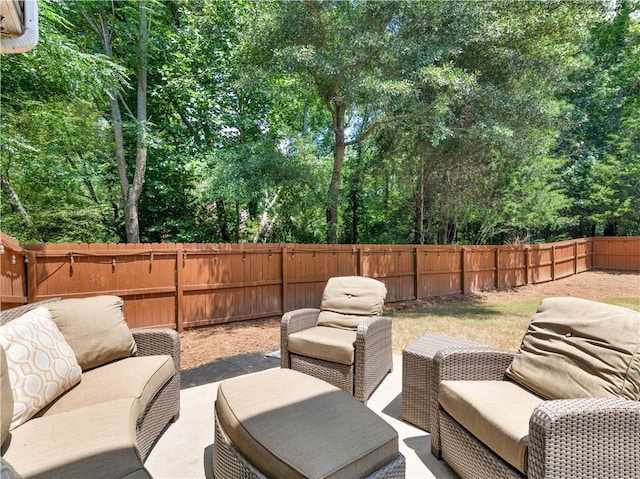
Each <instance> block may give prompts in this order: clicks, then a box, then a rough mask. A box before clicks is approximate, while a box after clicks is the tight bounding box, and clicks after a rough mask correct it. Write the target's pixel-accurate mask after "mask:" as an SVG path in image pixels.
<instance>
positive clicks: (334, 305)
mask: <svg viewBox="0 0 640 479" xmlns="http://www.w3.org/2000/svg"><path fill="white" fill-rule="evenodd" d="M386 295H387V288H386V287H385V285H384V283H382V282H381V281H378V280H376V279H373V278H367V277H364V276H337V277H334V278H329V281H327V284H326V286H325V288H324V292H323V293H322V303H321V304H320V314H319V316H318V326H330V327H335V328H346V329H357V327H358V324H360V323H361V322H362V320H363V319H365V318H367V317H369V316H380V315H381V314H382V308H383V306H384V299H385V297H386Z"/></svg>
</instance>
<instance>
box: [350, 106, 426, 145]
mask: <svg viewBox="0 0 640 479" xmlns="http://www.w3.org/2000/svg"><path fill="white" fill-rule="evenodd" d="M412 116H413V115H409V114H407V115H398V116H394V117H391V118H388V119H386V120H380V121H374V122H373V123H371V124H370V125H369V126H368V127H367V129H366V130H364V131H363V132H362V133H361V134H360V136H358V138H356V139H354V140H350V141H346V142H345V143H344V144H345V146H351V145H356V144H358V143H361V142H363V141H364V140H365V138H367V137H368V136H369V135H371V134H372V133H373V132H374V131H376V130H377V129H378V128H380V127H381V126H383V125H388V124H389V123H394V122H396V121H399V120H404V119H405V118H411V117H412Z"/></svg>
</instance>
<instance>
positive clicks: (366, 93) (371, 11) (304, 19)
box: [248, 1, 408, 243]
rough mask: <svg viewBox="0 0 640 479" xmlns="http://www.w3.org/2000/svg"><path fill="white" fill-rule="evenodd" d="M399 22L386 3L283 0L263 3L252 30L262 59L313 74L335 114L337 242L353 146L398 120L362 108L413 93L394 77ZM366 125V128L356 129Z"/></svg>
mask: <svg viewBox="0 0 640 479" xmlns="http://www.w3.org/2000/svg"><path fill="white" fill-rule="evenodd" d="M392 19H393V8H390V5H389V4H385V3H378V2H364V1H356V2H352V1H340V2H316V1H305V2H283V3H278V4H272V5H269V6H267V7H265V8H262V9H261V10H260V11H259V15H258V16H257V17H256V19H255V24H254V29H253V30H251V31H250V32H249V35H248V38H250V40H251V47H252V49H253V50H254V52H255V51H257V52H258V53H257V55H255V54H254V58H256V60H257V61H258V62H260V63H261V64H262V65H263V66H264V67H265V68H268V69H269V71H270V73H271V74H272V75H275V76H282V75H290V74H291V73H294V74H296V75H301V76H303V77H306V78H308V79H309V80H310V81H311V82H312V84H313V85H314V87H315V90H316V94H317V95H318V98H319V99H320V101H321V102H322V104H323V105H324V106H325V108H326V110H327V112H328V113H329V115H330V122H329V123H328V124H327V127H328V129H329V131H331V134H332V137H333V146H332V156H333V167H332V171H331V176H330V181H329V186H328V194H327V205H326V218H327V241H328V242H329V243H336V242H338V239H339V232H338V207H339V204H340V200H341V197H340V186H341V181H342V170H343V165H344V160H345V152H346V149H347V147H349V146H351V145H355V144H358V143H360V142H362V141H363V140H364V139H365V138H367V137H368V136H369V135H371V134H372V133H373V132H374V131H375V130H376V129H377V128H379V127H380V126H381V125H382V124H384V123H387V122H391V121H394V120H396V119H397V118H377V117H376V116H375V115H371V116H368V117H366V118H365V117H361V116H358V106H366V105H373V106H372V107H370V108H368V109H369V111H376V112H381V111H382V105H383V103H384V102H388V101H390V100H391V99H392V98H394V97H395V96H397V95H398V94H400V93H405V92H406V91H407V90H408V85H407V83H405V82H404V81H402V80H401V79H395V78H390V77H389V76H388V74H387V73H388V72H387V71H386V70H385V68H384V66H385V63H386V62H388V61H391V59H392V58H393V52H392V51H391V50H392V47H393V45H394V43H393V38H394V31H393V24H392V23H391V22H392ZM358 122H365V124H366V126H365V127H364V128H356V129H354V128H353V127H354V126H355V124H356V123H358ZM354 131H358V132H359V134H357V135H354Z"/></svg>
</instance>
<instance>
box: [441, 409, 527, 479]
mask: <svg viewBox="0 0 640 479" xmlns="http://www.w3.org/2000/svg"><path fill="white" fill-rule="evenodd" d="M440 438H441V444H442V458H443V459H444V460H445V461H446V462H447V464H449V465H450V466H451V467H452V468H453V470H454V471H456V472H457V473H458V474H459V475H460V477H461V478H463V479H472V478H473V479H489V478H491V479H515V478H518V479H519V478H522V477H525V476H523V475H522V474H520V473H519V472H518V471H516V470H515V469H513V468H512V467H511V466H509V465H508V464H507V463H506V462H503V461H502V460H501V459H500V458H498V456H496V455H495V454H493V452H491V451H490V450H489V449H487V448H486V447H484V445H483V444H482V443H481V442H480V441H478V440H477V439H476V438H475V437H474V436H473V435H472V434H469V433H468V432H467V430H466V429H464V428H463V427H462V426H460V425H459V424H458V423H457V422H456V421H455V420H454V419H452V418H451V416H449V415H448V414H447V413H446V412H444V411H440Z"/></svg>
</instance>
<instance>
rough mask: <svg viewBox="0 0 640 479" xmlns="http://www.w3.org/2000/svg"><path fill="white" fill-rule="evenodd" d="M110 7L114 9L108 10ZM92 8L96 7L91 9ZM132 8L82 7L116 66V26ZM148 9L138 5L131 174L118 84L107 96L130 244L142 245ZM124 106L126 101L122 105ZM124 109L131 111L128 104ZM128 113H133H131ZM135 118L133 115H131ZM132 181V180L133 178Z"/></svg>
mask: <svg viewBox="0 0 640 479" xmlns="http://www.w3.org/2000/svg"><path fill="white" fill-rule="evenodd" d="M109 6H111V7H113V8H108V7H109ZM91 7H93V8H91ZM131 9H132V8H131V7H130V6H129V5H124V6H116V5H108V4H105V3H104V2H97V3H96V4H95V5H94V6H91V5H87V6H84V5H83V6H82V7H81V10H80V11H81V13H82V16H83V17H84V19H85V20H86V21H87V23H88V24H89V25H90V27H91V29H92V30H93V32H94V33H95V34H96V35H97V36H98V38H99V40H100V43H101V45H102V49H103V51H104V54H105V55H106V57H107V58H108V59H109V60H110V61H111V62H113V63H114V64H116V63H117V62H118V60H117V59H116V57H115V54H114V35H115V34H117V33H118V32H117V25H118V23H121V20H120V17H119V15H123V17H124V18H126V16H127V15H133V12H131V11H130V10H131ZM147 17H148V6H147V2H146V0H138V2H137V19H138V21H137V23H138V26H137V36H138V42H137V47H138V48H137V61H136V63H137V65H136V74H137V75H136V76H137V90H136V91H137V94H136V107H137V108H136V114H135V130H136V135H135V137H136V140H135V145H136V146H135V162H134V163H133V164H134V167H133V173H132V174H131V173H130V167H129V162H128V161H127V158H126V149H125V135H124V131H123V119H122V110H121V101H122V102H123V100H122V97H121V92H120V90H121V87H120V86H119V85H116V84H111V85H109V86H108V91H107V95H108V97H109V106H110V109H111V121H112V128H113V136H114V141H115V156H116V162H117V167H118V177H119V179H120V190H121V195H122V201H123V203H124V218H125V229H126V235H127V242H128V243H138V242H140V221H139V218H138V203H139V201H140V195H141V193H142V187H143V185H144V176H145V170H146V166H147V62H148V46H147V45H148V42H149V32H148V20H147ZM123 103H124V102H123ZM124 108H126V109H128V106H127V105H126V103H124ZM128 111H129V112H130V111H131V110H128ZM131 115H132V116H133V114H131ZM130 178H131V179H130Z"/></svg>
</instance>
